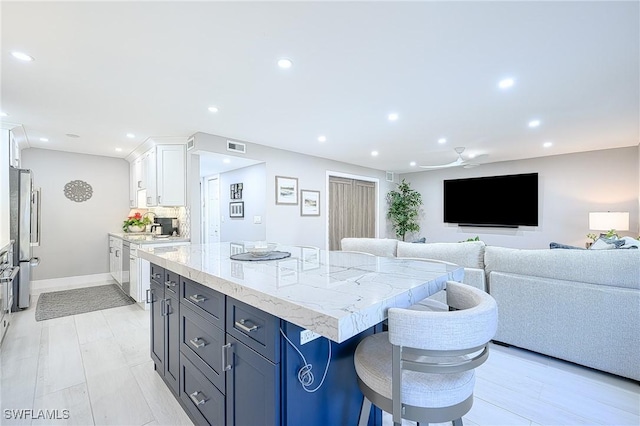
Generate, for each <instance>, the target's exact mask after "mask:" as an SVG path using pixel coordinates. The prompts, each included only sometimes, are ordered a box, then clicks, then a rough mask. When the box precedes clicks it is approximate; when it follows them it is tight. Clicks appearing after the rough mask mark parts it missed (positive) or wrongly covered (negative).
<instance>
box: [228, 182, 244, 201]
mask: <svg viewBox="0 0 640 426" xmlns="http://www.w3.org/2000/svg"><path fill="white" fill-rule="evenodd" d="M229 198H231V199H232V200H240V199H242V183H232V184H231V185H229Z"/></svg>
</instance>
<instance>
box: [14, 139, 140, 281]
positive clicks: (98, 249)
mask: <svg viewBox="0 0 640 426" xmlns="http://www.w3.org/2000/svg"><path fill="white" fill-rule="evenodd" d="M22 167H23V168H27V169H31V170H32V171H33V174H34V186H35V187H40V188H41V191H42V201H41V203H42V210H41V220H42V222H41V223H42V234H41V245H40V247H34V250H33V255H34V256H36V257H39V258H40V265H39V266H38V267H37V268H34V269H33V274H34V277H33V279H35V280H42V279H50V278H60V277H69V276H76V275H91V274H100V273H105V272H108V271H109V249H108V246H109V243H108V241H109V240H108V235H107V234H108V233H109V232H122V221H123V220H125V219H126V217H127V214H128V213H129V192H128V188H129V163H128V162H127V161H125V160H123V159H118V158H111V157H100V156H95V155H86V154H74V153H68V152H62V151H52V150H43V149H36V148H28V149H24V150H23V151H22ZM72 180H83V181H85V182H87V183H88V184H90V185H91V186H92V188H93V196H92V197H91V198H90V199H89V200H88V201H85V202H81V203H78V202H75V201H71V200H69V199H67V198H66V197H65V195H64V186H65V184H67V183H68V182H70V181H72Z"/></svg>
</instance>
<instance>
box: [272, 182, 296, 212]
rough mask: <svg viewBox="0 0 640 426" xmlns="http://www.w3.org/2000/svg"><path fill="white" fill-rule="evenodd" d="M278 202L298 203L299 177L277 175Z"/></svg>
mask: <svg viewBox="0 0 640 426" xmlns="http://www.w3.org/2000/svg"><path fill="white" fill-rule="evenodd" d="M276 204H289V205H296V204H298V178H293V177H286V176H276Z"/></svg>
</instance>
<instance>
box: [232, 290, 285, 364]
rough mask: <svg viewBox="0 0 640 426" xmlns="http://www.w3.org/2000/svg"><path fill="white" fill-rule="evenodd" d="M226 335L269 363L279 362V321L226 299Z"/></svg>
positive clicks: (262, 312) (233, 300)
mask: <svg viewBox="0 0 640 426" xmlns="http://www.w3.org/2000/svg"><path fill="white" fill-rule="evenodd" d="M227 333H229V334H230V335H232V336H233V337H235V338H236V339H238V340H239V341H241V342H243V343H244V344H246V345H247V346H249V347H250V348H251V349H253V350H254V351H256V352H258V353H259V354H260V355H262V356H264V357H265V358H267V359H269V360H270V361H271V362H274V363H276V364H277V363H278V362H280V344H279V342H280V334H279V333H280V319H279V318H278V317H274V316H273V315H271V314H268V313H266V312H264V311H261V310H260V309H257V308H254V307H253V306H249V305H247V304H246V303H243V302H240V301H239V300H236V299H232V298H231V297H227Z"/></svg>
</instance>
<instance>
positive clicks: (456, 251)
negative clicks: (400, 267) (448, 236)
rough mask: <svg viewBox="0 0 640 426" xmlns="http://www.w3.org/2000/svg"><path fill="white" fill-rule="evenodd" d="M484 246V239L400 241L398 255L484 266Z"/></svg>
mask: <svg viewBox="0 0 640 426" xmlns="http://www.w3.org/2000/svg"><path fill="white" fill-rule="evenodd" d="M484 248H485V244H484V243H483V242H482V241H468V242H462V243H426V244H413V243H405V242H403V241H398V250H397V254H398V257H421V258H427V259H437V260H444V261H447V262H452V263H455V264H457V265H460V266H462V267H465V268H477V269H482V268H484Z"/></svg>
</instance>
